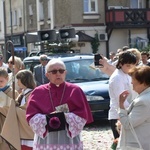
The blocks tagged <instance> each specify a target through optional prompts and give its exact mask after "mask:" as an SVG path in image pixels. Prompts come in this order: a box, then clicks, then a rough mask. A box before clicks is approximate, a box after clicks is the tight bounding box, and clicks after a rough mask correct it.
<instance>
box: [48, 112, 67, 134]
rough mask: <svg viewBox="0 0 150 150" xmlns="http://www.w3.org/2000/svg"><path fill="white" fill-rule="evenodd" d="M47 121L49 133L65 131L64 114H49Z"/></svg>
mask: <svg viewBox="0 0 150 150" xmlns="http://www.w3.org/2000/svg"><path fill="white" fill-rule="evenodd" d="M46 121H47V129H48V131H49V132H53V131H60V130H65V127H66V119H65V115H64V113H63V112H58V113H53V114H47V115H46Z"/></svg>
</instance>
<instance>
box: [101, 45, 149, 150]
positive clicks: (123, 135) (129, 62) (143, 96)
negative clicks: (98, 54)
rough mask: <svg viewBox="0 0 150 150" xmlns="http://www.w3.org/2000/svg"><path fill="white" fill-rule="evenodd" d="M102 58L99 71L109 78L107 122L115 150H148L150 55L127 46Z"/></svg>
mask: <svg viewBox="0 0 150 150" xmlns="http://www.w3.org/2000/svg"><path fill="white" fill-rule="evenodd" d="M112 54H113V53H110V60H109V59H107V58H105V57H103V58H102V59H100V60H99V63H100V64H102V66H103V67H99V69H100V70H101V71H102V72H104V73H106V74H108V75H109V76H110V79H109V96H110V109H109V114H108V120H109V122H110V127H111V129H112V134H113V137H114V140H113V144H112V146H111V148H112V149H113V150H116V149H118V150H128V149H143V150H149V149H150V144H149V140H148V139H149V138H150V134H149V132H147V131H148V128H150V116H149V113H150V109H149V108H150V105H149V104H150V99H149V95H150V92H149V88H150V77H149V75H150V67H149V66H150V58H149V53H148V52H145V51H142V52H140V51H139V50H138V49H136V48H128V47H127V46H125V47H123V48H122V49H120V48H119V49H118V50H117V52H116V55H114V54H113V57H112Z"/></svg>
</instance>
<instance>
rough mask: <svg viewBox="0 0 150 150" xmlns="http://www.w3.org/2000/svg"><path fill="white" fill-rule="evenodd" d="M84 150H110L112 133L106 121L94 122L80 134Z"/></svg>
mask: <svg viewBox="0 0 150 150" xmlns="http://www.w3.org/2000/svg"><path fill="white" fill-rule="evenodd" d="M81 136H82V141H83V145H84V150H111V148H110V147H111V144H112V139H113V137H112V131H111V129H110V126H109V122H108V120H100V121H95V122H94V123H92V124H90V125H88V126H85V128H84V130H83V131H82V133H81Z"/></svg>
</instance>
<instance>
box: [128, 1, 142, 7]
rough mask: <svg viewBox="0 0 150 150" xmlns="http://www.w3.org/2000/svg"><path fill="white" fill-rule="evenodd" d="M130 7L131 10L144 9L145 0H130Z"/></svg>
mask: <svg viewBox="0 0 150 150" xmlns="http://www.w3.org/2000/svg"><path fill="white" fill-rule="evenodd" d="M130 7H131V8H144V7H145V6H144V1H143V0H130Z"/></svg>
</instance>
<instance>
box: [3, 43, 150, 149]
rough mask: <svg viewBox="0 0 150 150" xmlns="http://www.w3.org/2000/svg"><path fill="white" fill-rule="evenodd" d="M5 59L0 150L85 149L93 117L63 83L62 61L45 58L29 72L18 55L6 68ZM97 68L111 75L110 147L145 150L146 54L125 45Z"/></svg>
mask: <svg viewBox="0 0 150 150" xmlns="http://www.w3.org/2000/svg"><path fill="white" fill-rule="evenodd" d="M3 60H4V58H3V55H2V54H1V53H0V94H1V97H0V120H1V121H0V150H6V149H7V150H13V149H14V150H15V149H17V150H32V149H33V150H45V149H52V150H53V149H69V150H70V149H72V150H83V143H82V140H81V138H80V133H81V131H82V129H83V128H84V126H85V125H86V124H89V123H91V122H93V117H92V113H91V110H90V107H89V104H88V102H87V99H86V96H85V94H84V92H83V91H82V89H81V88H80V87H78V86H77V85H75V84H72V83H69V82H66V81H65V78H66V75H67V70H66V66H65V64H64V62H62V61H61V60H60V59H59V58H58V59H56V58H53V59H51V60H50V61H49V60H48V57H47V55H45V54H43V55H41V56H40V64H39V65H38V66H35V67H34V68H33V73H32V72H31V71H29V70H26V69H25V66H24V64H23V63H22V61H21V59H20V58H19V57H17V56H14V58H13V57H12V56H11V57H10V58H9V59H8V63H7V64H5V63H4V62H3ZM13 61H14V62H13ZM99 64H102V66H103V67H100V68H99V69H100V70H101V71H102V72H104V73H106V74H108V75H109V76H110V78H109V96H110V109H109V113H108V120H109V122H110V127H111V130H112V134H113V137H114V139H113V141H112V143H113V144H112V145H111V146H110V147H111V148H112V149H114V150H115V149H120V150H123V148H125V147H136V148H142V149H144V150H149V149H150V144H149V142H148V140H146V139H149V138H150V134H149V132H148V128H149V127H150V116H149V113H150V112H149V111H150V109H149V107H150V105H149V103H150V99H149V97H150V94H149V93H150V78H149V74H150V67H149V66H150V60H149V55H148V53H147V52H140V51H139V50H138V49H136V48H128V47H127V46H124V47H123V48H122V49H120V48H119V49H118V50H117V51H116V53H115V52H110V58H106V57H104V56H102V59H100V60H99ZM12 122H13V123H12ZM131 126H132V127H133V129H134V130H135V133H136V137H137V138H135V136H134V135H133V134H132V130H131ZM146 131H147V132H146ZM14 135H15V136H14ZM137 139H138V140H137ZM143 139H144V140H143ZM125 149H126V148H125Z"/></svg>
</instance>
